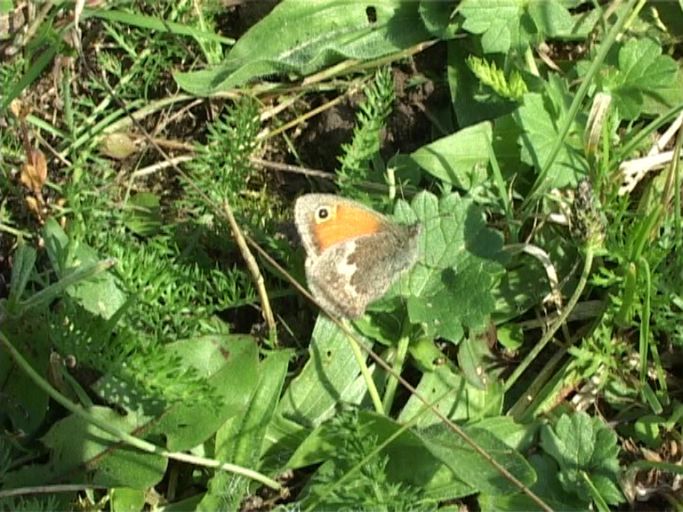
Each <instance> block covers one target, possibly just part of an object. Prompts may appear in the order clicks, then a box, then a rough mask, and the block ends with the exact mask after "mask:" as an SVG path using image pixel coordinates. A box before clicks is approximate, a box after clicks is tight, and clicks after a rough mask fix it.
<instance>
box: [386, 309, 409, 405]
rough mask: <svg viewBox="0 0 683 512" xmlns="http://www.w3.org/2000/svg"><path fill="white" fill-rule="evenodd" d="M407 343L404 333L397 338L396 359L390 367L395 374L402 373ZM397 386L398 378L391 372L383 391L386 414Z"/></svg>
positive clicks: (392, 403)
mask: <svg viewBox="0 0 683 512" xmlns="http://www.w3.org/2000/svg"><path fill="white" fill-rule="evenodd" d="M406 323H407V322H406ZM409 345H410V336H406V335H405V334H404V335H403V336H401V338H400V339H399V340H398V346H397V348H396V361H394V364H393V366H392V369H393V370H394V372H395V373H396V374H397V375H401V373H403V365H404V364H405V362H406V356H407V355H408V346H409ZM397 388H398V379H396V378H395V377H394V376H393V375H392V374H389V381H388V382H387V389H386V390H385V391H384V410H385V411H386V412H387V414H388V413H389V412H390V411H391V407H392V406H393V405H394V398H395V397H396V389H397Z"/></svg>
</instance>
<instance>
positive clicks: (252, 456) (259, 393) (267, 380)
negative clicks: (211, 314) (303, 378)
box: [198, 350, 291, 510]
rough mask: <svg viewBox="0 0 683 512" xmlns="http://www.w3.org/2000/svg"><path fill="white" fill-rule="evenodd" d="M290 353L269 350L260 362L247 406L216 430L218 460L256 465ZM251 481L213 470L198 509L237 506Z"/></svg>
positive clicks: (258, 464)
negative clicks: (213, 472) (207, 488)
mask: <svg viewBox="0 0 683 512" xmlns="http://www.w3.org/2000/svg"><path fill="white" fill-rule="evenodd" d="M290 355H291V354H290V352H289V351H286V350H281V351H278V352H272V353H271V354H269V355H268V357H267V358H266V359H265V360H264V361H263V362H261V364H259V381H258V384H257V385H256V387H255V388H254V392H253V393H252V394H251V397H250V399H249V404H248V405H247V408H246V410H245V411H244V413H243V414H241V415H239V416H236V417H233V418H231V419H230V420H228V421H227V422H226V423H225V424H224V425H223V426H222V427H221V428H220V429H218V431H217V432H216V447H215V456H216V458H217V459H218V460H221V461H223V462H231V463H233V464H238V465H240V466H244V467H248V468H251V469H256V470H257V469H259V466H260V461H261V448H262V446H263V441H264V436H265V433H266V429H267V427H268V425H269V423H270V420H271V418H272V416H273V414H274V413H275V408H276V406H277V403H278V400H279V398H280V391H281V390H282V384H283V383H284V380H285V377H286V376H287V366H288V364H289V359H290ZM250 483H251V482H250V481H249V480H247V479H245V478H244V477H242V476H238V475H233V474H230V473H226V472H225V471H218V472H216V473H215V474H214V476H213V478H212V479H211V480H210V481H209V490H208V491H207V493H206V494H205V495H204V498H203V499H202V501H201V502H200V504H199V506H198V510H236V509H238V508H239V506H240V503H241V502H242V500H243V499H244V498H245V495H246V493H247V492H248V490H249V484H250Z"/></svg>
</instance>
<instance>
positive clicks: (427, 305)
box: [387, 192, 506, 342]
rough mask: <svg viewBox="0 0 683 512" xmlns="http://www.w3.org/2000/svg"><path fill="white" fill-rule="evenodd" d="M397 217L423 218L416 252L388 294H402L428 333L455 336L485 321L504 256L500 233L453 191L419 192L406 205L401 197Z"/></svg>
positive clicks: (413, 317)
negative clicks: (413, 261)
mask: <svg viewBox="0 0 683 512" xmlns="http://www.w3.org/2000/svg"><path fill="white" fill-rule="evenodd" d="M396 218H397V219H398V220H399V221H401V222H405V223H412V222H416V221H418V220H419V221H420V222H421V223H422V225H423V229H422V233H421V235H420V240H419V241H418V247H419V250H420V257H419V260H418V263H417V264H416V265H415V267H414V268H413V269H412V271H411V272H410V273H408V274H407V275H405V276H403V277H402V278H401V279H400V280H399V281H398V282H397V283H396V285H395V286H394V287H392V289H391V290H390V291H389V292H388V293H387V298H388V299H390V298H391V297H392V294H394V295H399V296H401V297H403V298H404V299H405V300H406V301H407V306H408V315H409V318H410V321H411V322H412V323H416V324H418V323H422V324H423V326H424V327H425V329H426V331H427V335H428V336H433V337H436V336H440V337H443V338H446V339H448V340H451V341H453V342H457V341H459V340H460V338H461V337H462V335H463V332H464V328H465V327H469V328H472V329H477V328H480V327H482V326H483V325H485V323H486V322H487V318H488V315H489V314H490V313H491V312H492V311H493V308H494V301H493V298H492V296H491V289H492V288H493V286H494V285H495V283H496V282H497V281H498V279H499V277H500V275H501V273H502V270H503V267H502V265H501V262H503V261H504V260H505V258H506V256H505V254H504V253H503V252H502V246H503V240H502V237H501V236H500V234H498V233H497V232H495V231H493V230H491V229H489V228H488V227H487V226H486V223H485V221H484V215H483V213H482V212H481V211H480V210H479V209H478V207H477V206H476V205H475V204H474V202H473V201H472V200H471V199H467V198H461V197H460V196H458V195H457V194H449V195H447V196H444V197H442V198H441V199H438V198H437V197H436V196H434V195H433V194H430V193H428V192H422V193H420V194H418V195H417V196H415V197H414V198H413V200H412V202H411V204H410V205H408V203H406V202H405V201H400V202H399V203H398V204H397V207H396Z"/></svg>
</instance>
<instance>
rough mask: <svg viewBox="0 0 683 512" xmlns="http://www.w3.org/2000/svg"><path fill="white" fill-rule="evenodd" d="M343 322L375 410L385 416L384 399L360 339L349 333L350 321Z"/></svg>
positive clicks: (344, 320)
mask: <svg viewBox="0 0 683 512" xmlns="http://www.w3.org/2000/svg"><path fill="white" fill-rule="evenodd" d="M342 324H343V325H344V327H346V329H345V332H344V334H346V339H347V340H348V341H349V344H350V345H351V351H352V352H353V357H354V358H355V359H356V362H357V363H358V367H359V368H360V373H361V374H362V375H363V379H364V380H365V385H366V386H367V387H368V393H370V399H371V400H372V405H373V406H374V407H375V412H377V414H381V415H382V416H384V406H382V399H381V398H380V397H379V391H377V386H376V385H375V381H374V380H373V379H372V372H371V371H370V368H368V365H367V363H366V362H365V355H364V354H363V351H362V350H361V348H360V345H359V343H358V341H356V339H355V337H353V336H350V335H349V331H350V330H351V326H350V325H349V323H348V321H347V320H346V319H343V320H342Z"/></svg>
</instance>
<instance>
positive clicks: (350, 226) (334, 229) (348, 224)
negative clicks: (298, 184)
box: [312, 204, 383, 252]
mask: <svg viewBox="0 0 683 512" xmlns="http://www.w3.org/2000/svg"><path fill="white" fill-rule="evenodd" d="M382 223H383V222H382V217H381V216H380V215H379V214H377V213H374V212H371V211H367V210H363V209H361V208H354V207H353V206H351V205H347V204H340V205H338V206H337V208H336V215H334V216H333V217H331V218H330V219H328V220H326V221H324V222H320V223H319V224H316V223H313V226H312V228H313V238H314V240H315V242H316V245H317V246H318V248H319V249H320V252H322V251H324V250H325V249H327V248H328V247H332V246H333V245H335V244H338V243H341V242H346V241H347V240H350V239H352V238H356V237H358V236H362V235H371V234H373V233H377V232H378V231H379V230H380V228H381V226H382Z"/></svg>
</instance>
